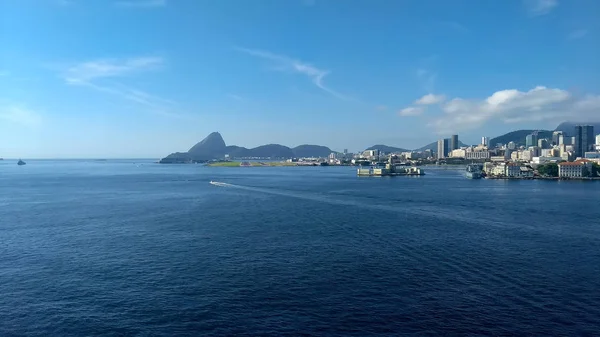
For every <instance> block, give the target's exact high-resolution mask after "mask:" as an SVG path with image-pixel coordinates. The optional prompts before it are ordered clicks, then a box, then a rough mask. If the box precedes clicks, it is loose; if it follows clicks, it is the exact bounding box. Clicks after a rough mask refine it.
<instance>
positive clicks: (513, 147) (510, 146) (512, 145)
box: [506, 142, 517, 150]
mask: <svg viewBox="0 0 600 337" xmlns="http://www.w3.org/2000/svg"><path fill="white" fill-rule="evenodd" d="M506 147H507V148H508V149H509V150H514V149H516V148H517V144H515V142H508V145H506Z"/></svg>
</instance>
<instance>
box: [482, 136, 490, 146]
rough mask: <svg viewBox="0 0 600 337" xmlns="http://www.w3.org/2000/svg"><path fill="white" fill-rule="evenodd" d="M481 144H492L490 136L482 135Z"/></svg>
mask: <svg viewBox="0 0 600 337" xmlns="http://www.w3.org/2000/svg"><path fill="white" fill-rule="evenodd" d="M481 145H483V146H490V137H481Z"/></svg>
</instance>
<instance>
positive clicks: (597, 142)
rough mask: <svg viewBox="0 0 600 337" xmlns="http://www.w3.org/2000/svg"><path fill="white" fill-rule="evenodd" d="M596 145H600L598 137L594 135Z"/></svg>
mask: <svg viewBox="0 0 600 337" xmlns="http://www.w3.org/2000/svg"><path fill="white" fill-rule="evenodd" d="M596 145H600V135H596Z"/></svg>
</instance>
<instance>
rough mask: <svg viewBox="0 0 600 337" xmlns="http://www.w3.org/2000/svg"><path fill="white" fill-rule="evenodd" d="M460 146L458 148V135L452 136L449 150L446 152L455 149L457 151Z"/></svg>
mask: <svg viewBox="0 0 600 337" xmlns="http://www.w3.org/2000/svg"><path fill="white" fill-rule="evenodd" d="M459 147H460V146H458V135H452V137H450V149H449V150H448V152H452V151H454V150H456V149H458V148H459Z"/></svg>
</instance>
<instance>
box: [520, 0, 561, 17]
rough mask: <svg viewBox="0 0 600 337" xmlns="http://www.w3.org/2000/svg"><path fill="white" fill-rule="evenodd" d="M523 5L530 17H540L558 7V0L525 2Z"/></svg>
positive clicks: (531, 0) (526, 0) (527, 0)
mask: <svg viewBox="0 0 600 337" xmlns="http://www.w3.org/2000/svg"><path fill="white" fill-rule="evenodd" d="M523 4H524V5H525V7H526V8H527V11H528V12H529V14H530V15H532V16H540V15H546V14H548V13H550V12H551V11H552V10H553V9H554V8H555V7H556V6H558V0H523Z"/></svg>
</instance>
